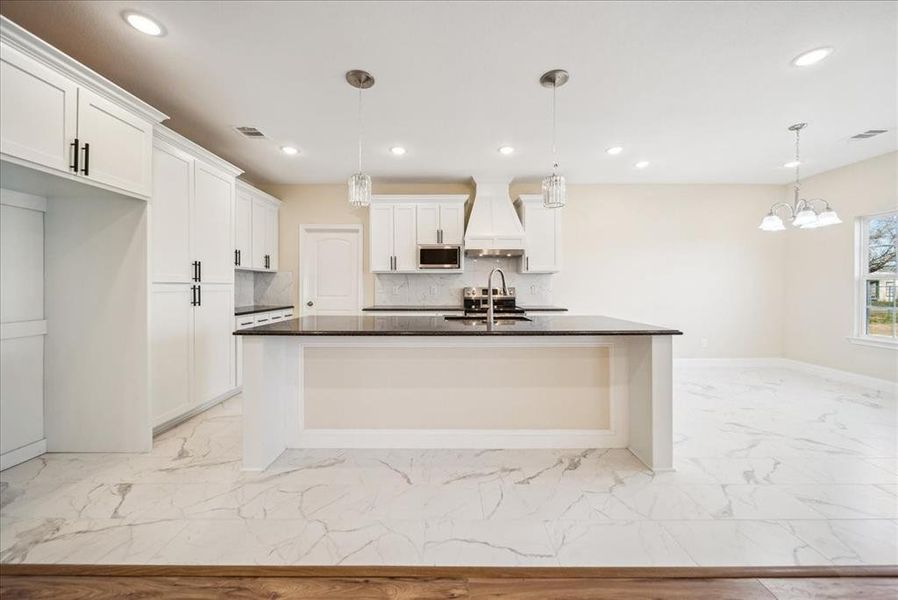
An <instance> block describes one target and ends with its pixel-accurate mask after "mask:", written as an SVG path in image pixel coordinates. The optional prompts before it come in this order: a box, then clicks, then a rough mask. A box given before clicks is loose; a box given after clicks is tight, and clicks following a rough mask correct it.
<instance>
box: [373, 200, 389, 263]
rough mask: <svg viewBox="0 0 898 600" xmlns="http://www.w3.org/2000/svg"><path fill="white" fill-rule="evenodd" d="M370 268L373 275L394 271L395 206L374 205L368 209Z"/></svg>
mask: <svg viewBox="0 0 898 600" xmlns="http://www.w3.org/2000/svg"><path fill="white" fill-rule="evenodd" d="M368 268H369V270H370V271H371V272H372V273H386V272H388V271H392V270H393V206H392V205H389V204H372V205H371V207H370V208H369V209H368Z"/></svg>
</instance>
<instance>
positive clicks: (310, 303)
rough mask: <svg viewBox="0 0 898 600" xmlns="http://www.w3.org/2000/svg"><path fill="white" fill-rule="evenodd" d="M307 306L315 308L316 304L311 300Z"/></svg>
mask: <svg viewBox="0 0 898 600" xmlns="http://www.w3.org/2000/svg"><path fill="white" fill-rule="evenodd" d="M306 306H315V303H314V302H312V301H311V300H309V301H308V302H306Z"/></svg>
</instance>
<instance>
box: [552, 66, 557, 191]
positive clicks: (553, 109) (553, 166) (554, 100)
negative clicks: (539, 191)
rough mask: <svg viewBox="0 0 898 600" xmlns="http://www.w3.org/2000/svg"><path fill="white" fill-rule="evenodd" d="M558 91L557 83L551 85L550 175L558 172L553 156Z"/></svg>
mask: <svg viewBox="0 0 898 600" xmlns="http://www.w3.org/2000/svg"><path fill="white" fill-rule="evenodd" d="M557 90H558V84H557V82H553V83H552V175H555V174H557V172H558V158H557V156H556V154H555V140H556V137H557V126H556V122H555V111H556V98H555V93H556V91H557Z"/></svg>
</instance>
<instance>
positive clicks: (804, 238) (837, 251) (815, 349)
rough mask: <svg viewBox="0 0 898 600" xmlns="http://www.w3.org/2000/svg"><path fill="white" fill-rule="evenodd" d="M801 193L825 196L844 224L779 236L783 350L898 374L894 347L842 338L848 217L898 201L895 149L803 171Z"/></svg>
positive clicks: (849, 282)
mask: <svg viewBox="0 0 898 600" xmlns="http://www.w3.org/2000/svg"><path fill="white" fill-rule="evenodd" d="M790 193H791V192H790V191H788V190H787V191H786V192H785V193H784V195H785V197H786V198H787V199H791V196H790V195H789V194H790ZM802 196H804V197H806V198H825V199H826V200H828V201H829V202H830V203H831V204H832V205H833V208H835V209H836V211H837V212H838V213H839V216H840V217H841V218H842V221H843V222H844V224H843V225H840V226H835V227H826V228H823V229H814V230H810V231H789V232H788V233H787V234H786V236H785V238H786V253H785V259H786V288H785V289H786V302H785V305H786V311H785V319H784V324H783V326H784V331H785V337H784V345H785V355H786V357H788V358H793V359H796V360H801V361H806V362H810V363H814V364H818V365H823V366H826V367H831V368H834V369H841V370H845V371H852V372H855V373H860V374H862V375H869V376H872V377H879V378H882V379H890V380H898V352H896V351H895V350H892V349H885V348H871V347H868V346H859V345H857V344H852V343H851V342H849V341H848V339H847V338H848V337H849V336H851V335H853V333H854V302H855V260H856V259H855V222H856V219H857V218H858V217H859V216H863V215H869V214H873V213H877V212H882V211H886V210H893V209H895V208H896V207H898V152H893V153H890V154H885V155H882V156H878V157H876V158H871V159H869V160H865V161H862V162H859V163H855V164H852V165H848V166H845V167H842V168H840V169H834V170H832V171H827V172H826V173H821V174H819V175H815V176H813V177H809V178H808V179H806V180H805V181H804V182H803V183H802Z"/></svg>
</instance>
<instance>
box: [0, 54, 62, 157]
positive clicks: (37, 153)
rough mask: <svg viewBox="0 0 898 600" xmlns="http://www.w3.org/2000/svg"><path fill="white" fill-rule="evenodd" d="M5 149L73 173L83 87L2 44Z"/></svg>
mask: <svg viewBox="0 0 898 600" xmlns="http://www.w3.org/2000/svg"><path fill="white" fill-rule="evenodd" d="M0 81H2V82H3V84H2V85H0V152H2V153H3V154H8V155H10V156H14V157H16V158H21V159H23V160H27V161H31V162H33V163H36V164H39V165H42V166H44V167H49V168H51V169H56V170H58V171H66V172H69V173H72V172H73V171H72V169H71V167H70V164H71V160H72V157H73V156H74V154H73V153H74V149H73V148H70V146H69V144H71V143H72V142H74V141H75V135H76V125H77V110H78V87H77V86H76V85H75V84H74V83H73V82H72V81H70V80H69V79H66V78H65V77H63V76H62V75H60V74H59V73H57V72H56V71H53V70H52V69H50V68H49V67H45V66H44V65H42V64H40V63H39V62H37V61H36V60H34V59H32V58H30V57H28V56H25V55H24V54H22V53H21V52H19V51H18V50H14V49H12V48H10V47H9V46H7V45H6V44H0Z"/></svg>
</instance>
